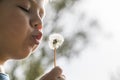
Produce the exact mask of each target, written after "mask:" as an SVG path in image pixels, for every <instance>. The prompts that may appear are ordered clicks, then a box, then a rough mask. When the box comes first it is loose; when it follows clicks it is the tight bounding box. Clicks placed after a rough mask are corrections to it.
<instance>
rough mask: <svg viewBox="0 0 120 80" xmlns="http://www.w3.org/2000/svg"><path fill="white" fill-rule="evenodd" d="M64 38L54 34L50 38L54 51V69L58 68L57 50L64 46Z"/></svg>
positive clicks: (50, 44)
mask: <svg viewBox="0 0 120 80" xmlns="http://www.w3.org/2000/svg"><path fill="white" fill-rule="evenodd" d="M63 42H64V38H63V36H62V35H60V34H57V33H54V34H52V35H50V36H49V46H50V48H51V49H53V50H54V67H55V66H56V49H57V48H58V47H60V46H61V45H62V43H63Z"/></svg>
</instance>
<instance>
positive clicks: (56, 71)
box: [40, 66, 62, 80]
mask: <svg viewBox="0 0 120 80" xmlns="http://www.w3.org/2000/svg"><path fill="white" fill-rule="evenodd" d="M61 74H62V69H61V68H60V67H58V66H56V67H55V68H53V69H52V70H51V71H50V72H49V73H47V74H45V75H44V76H42V78H41V79H40V80H57V78H58V77H59V76H61Z"/></svg>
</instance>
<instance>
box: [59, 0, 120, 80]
mask: <svg viewBox="0 0 120 80" xmlns="http://www.w3.org/2000/svg"><path fill="white" fill-rule="evenodd" d="M80 7H81V8H80V9H82V10H83V11H85V12H87V14H88V15H89V16H93V17H95V18H97V19H98V22H99V23H100V26H101V28H102V32H101V33H100V34H98V36H97V37H96V38H95V43H93V44H92V45H90V46H89V47H88V48H87V49H85V50H84V52H83V53H82V54H81V55H80V57H78V58H74V59H72V60H71V63H67V62H61V61H62V60H59V61H58V63H59V65H60V66H62V67H63V70H64V74H65V75H66V77H67V79H66V80H110V77H111V75H114V76H116V75H117V73H116V72H117V71H118V69H120V68H118V67H120V62H119V61H120V0H83V2H82V4H80ZM118 80H120V79H118Z"/></svg>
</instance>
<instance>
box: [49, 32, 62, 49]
mask: <svg viewBox="0 0 120 80" xmlns="http://www.w3.org/2000/svg"><path fill="white" fill-rule="evenodd" d="M63 42H64V38H63V36H62V35H60V34H58V33H54V34H51V35H50V36H49V46H50V48H51V49H55V48H56V49H57V48H59V47H60V46H61V45H62V43H63Z"/></svg>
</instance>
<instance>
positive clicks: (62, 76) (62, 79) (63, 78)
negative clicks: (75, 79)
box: [56, 75, 66, 80]
mask: <svg viewBox="0 0 120 80" xmlns="http://www.w3.org/2000/svg"><path fill="white" fill-rule="evenodd" d="M56 80H66V79H65V76H64V75H61V76H59V77H57V79H56Z"/></svg>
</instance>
